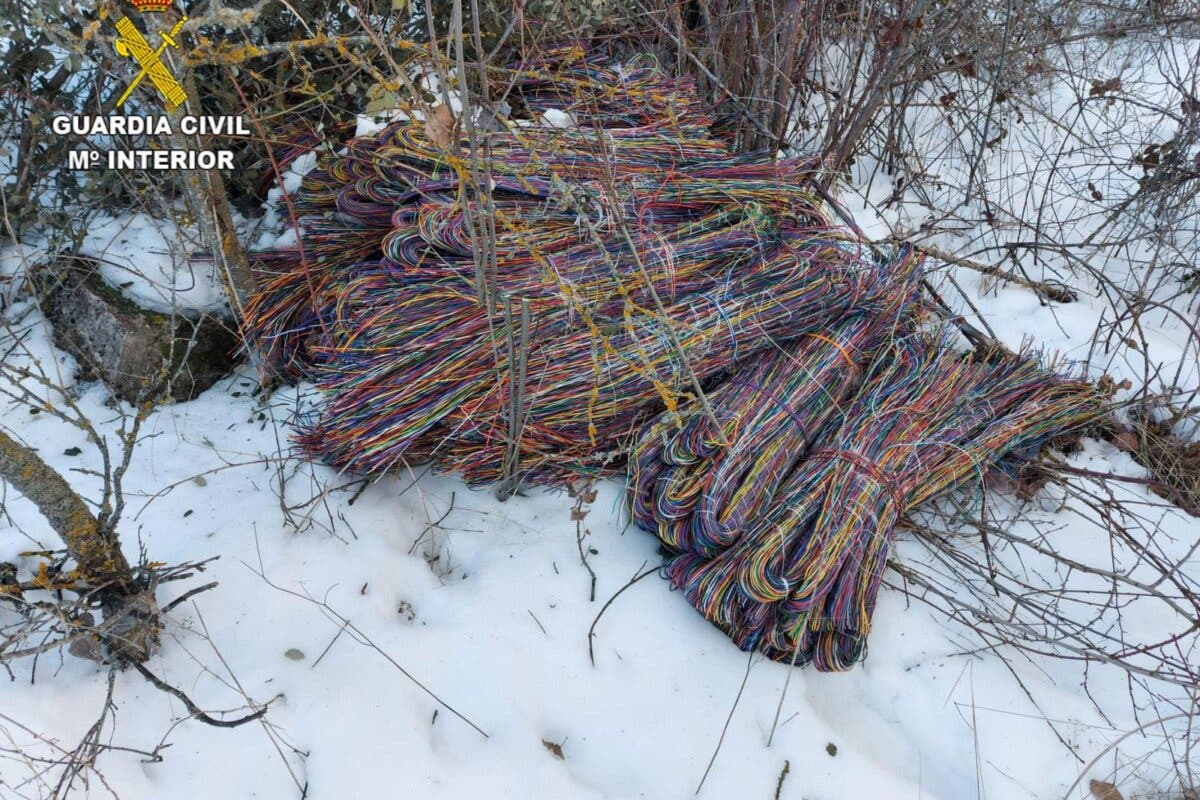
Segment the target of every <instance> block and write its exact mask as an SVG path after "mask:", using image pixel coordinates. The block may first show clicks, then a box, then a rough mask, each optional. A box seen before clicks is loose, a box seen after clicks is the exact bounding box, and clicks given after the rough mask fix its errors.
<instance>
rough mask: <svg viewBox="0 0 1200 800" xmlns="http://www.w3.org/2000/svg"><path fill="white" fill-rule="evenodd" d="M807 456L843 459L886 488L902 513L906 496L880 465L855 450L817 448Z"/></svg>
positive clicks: (833, 459) (834, 459)
mask: <svg viewBox="0 0 1200 800" xmlns="http://www.w3.org/2000/svg"><path fill="white" fill-rule="evenodd" d="M809 458H810V459H824V460H829V461H845V462H846V463H847V464H850V465H851V466H853V467H857V468H858V469H860V470H862V471H863V472H865V473H866V474H867V477H868V478H870V479H871V480H873V481H874V482H875V483H877V484H879V485H880V486H882V487H883V488H884V489H887V491H888V492H890V493H891V495H892V499H893V500H895V501H896V506H897V507H898V508H899V509H900V512H901V513H903V511H904V508H905V506H906V505H907V504H908V500H907V498H906V497H905V496H904V493H903V492H901V491H900V487H899V486H898V485H897V484H896V481H895V480H894V479H893V478H892V477H891V476H889V475H888V474H887V473H886V472H885V471H884V470H883V468H882V467H880V466H879V465H878V464H876V463H875V462H874V461H872V460H871V459H869V458H867V457H866V456H864V455H863V454H862V453H859V452H858V451H856V450H834V449H831V448H830V449H825V450H818V451H816V452H815V453H813V454H812V455H810V456H809Z"/></svg>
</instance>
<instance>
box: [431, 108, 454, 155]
mask: <svg viewBox="0 0 1200 800" xmlns="http://www.w3.org/2000/svg"><path fill="white" fill-rule="evenodd" d="M425 138H426V139H428V140H429V141H431V142H433V143H434V144H436V145H438V146H440V147H449V146H450V143H451V142H453V141H454V112H453V111H451V110H450V106H448V105H444V104H442V105H437V106H434V108H433V113H432V114H430V115H429V119H427V120H425Z"/></svg>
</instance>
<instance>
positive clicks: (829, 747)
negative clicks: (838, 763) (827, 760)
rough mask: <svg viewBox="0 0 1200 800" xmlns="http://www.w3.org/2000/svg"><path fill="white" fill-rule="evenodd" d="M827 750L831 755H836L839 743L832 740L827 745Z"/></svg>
mask: <svg viewBox="0 0 1200 800" xmlns="http://www.w3.org/2000/svg"><path fill="white" fill-rule="evenodd" d="M825 752H826V753H829V755H831V756H836V755H837V745H836V744H834V743H833V742H830V743H829V744H827V745H825Z"/></svg>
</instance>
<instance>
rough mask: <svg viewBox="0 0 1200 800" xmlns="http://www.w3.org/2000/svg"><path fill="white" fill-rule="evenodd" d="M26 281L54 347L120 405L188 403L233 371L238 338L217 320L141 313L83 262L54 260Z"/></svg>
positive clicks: (92, 266)
mask: <svg viewBox="0 0 1200 800" xmlns="http://www.w3.org/2000/svg"><path fill="white" fill-rule="evenodd" d="M31 277H32V278H33V284H34V286H35V287H36V289H37V292H38V294H39V295H41V296H42V298H43V302H42V307H43V308H44V309H45V311H46V316H47V318H48V319H49V320H50V324H51V326H52V328H53V333H54V342H55V344H57V345H58V346H59V347H61V348H62V349H64V350H66V351H67V352H69V353H70V354H71V355H73V356H74V357H75V359H76V360H77V361H78V362H79V364H80V367H81V369H82V370H83V371H84V372H85V373H86V376H87V377H94V378H98V379H99V380H101V381H103V382H104V384H105V385H106V386H108V387H109V389H111V390H112V392H113V394H115V395H116V396H118V397H120V398H121V399H123V400H127V401H129V402H131V403H135V404H136V403H142V402H145V401H147V400H149V401H153V402H161V401H163V400H168V399H169V400H176V401H183V400H191V399H192V398H193V397H195V396H196V395H198V394H200V392H202V391H204V390H205V389H207V388H208V387H209V386H212V385H213V383H215V382H216V381H217V380H218V379H219V378H221V377H223V376H224V375H225V374H226V373H228V372H229V370H230V369H231V368H232V367H233V364H234V358H233V353H234V352H235V351H236V350H237V347H238V337H237V334H236V332H235V330H234V328H235V326H234V325H233V323H231V322H230V321H229V320H227V319H225V318H223V317H220V316H216V315H213V314H203V313H200V312H198V311H191V310H183V309H181V310H179V311H178V312H176V313H175V314H162V313H159V312H156V311H149V310H147V309H144V308H141V307H140V306H138V305H137V304H136V303H135V302H134V301H132V300H131V299H129V298H128V297H127V296H125V295H124V294H123V293H122V292H121V290H120V289H119V288H115V287H113V286H110V285H108V284H107V283H105V282H104V279H103V278H101V277H100V271H99V268H98V265H97V264H96V262H95V261H93V260H91V259H88V258H83V257H78V258H74V259H66V258H61V259H56V260H54V261H51V262H50V263H48V264H43V265H41V266H39V267H37V268H35V269H34V270H33V271H32V273H31Z"/></svg>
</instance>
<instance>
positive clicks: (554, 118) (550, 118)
mask: <svg viewBox="0 0 1200 800" xmlns="http://www.w3.org/2000/svg"><path fill="white" fill-rule="evenodd" d="M542 124H543V125H545V126H546V127H548V128H575V127H578V123H577V122H576V121H575V117H574V116H572V115H571V112H569V111H562V110H561V109H557V108H548V109H546V110H545V111H544V112H543V113H542Z"/></svg>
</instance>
